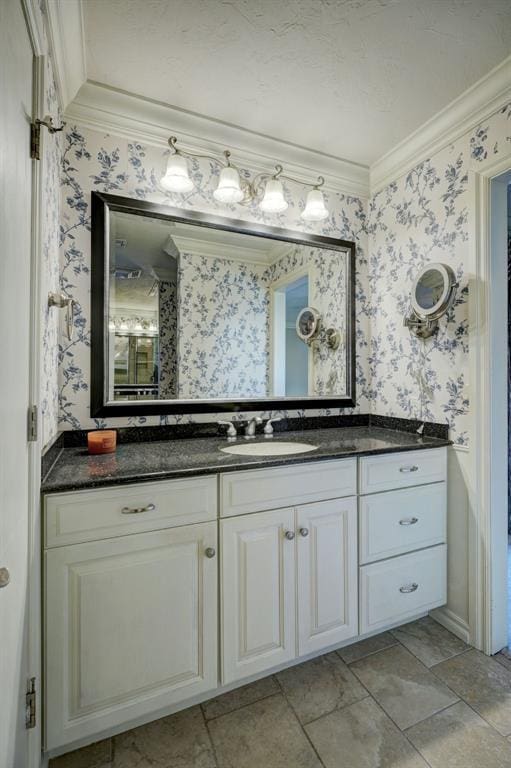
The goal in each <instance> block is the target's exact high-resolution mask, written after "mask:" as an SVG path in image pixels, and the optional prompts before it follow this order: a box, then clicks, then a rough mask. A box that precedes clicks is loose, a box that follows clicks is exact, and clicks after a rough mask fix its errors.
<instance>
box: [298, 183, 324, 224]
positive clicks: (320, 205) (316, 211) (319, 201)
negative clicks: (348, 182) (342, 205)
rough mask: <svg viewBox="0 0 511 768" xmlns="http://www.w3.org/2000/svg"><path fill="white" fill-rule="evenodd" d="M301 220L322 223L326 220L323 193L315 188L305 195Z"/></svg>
mask: <svg viewBox="0 0 511 768" xmlns="http://www.w3.org/2000/svg"><path fill="white" fill-rule="evenodd" d="M320 178H322V177H320ZM301 218H302V219H303V220H304V221H323V220H324V219H327V218H328V209H327V207H326V205H325V198H324V197H323V192H322V191H321V190H320V189H318V187H317V186H316V187H314V189H311V191H310V192H309V194H308V195H307V200H306V202H305V208H304V209H303V211H302V214H301Z"/></svg>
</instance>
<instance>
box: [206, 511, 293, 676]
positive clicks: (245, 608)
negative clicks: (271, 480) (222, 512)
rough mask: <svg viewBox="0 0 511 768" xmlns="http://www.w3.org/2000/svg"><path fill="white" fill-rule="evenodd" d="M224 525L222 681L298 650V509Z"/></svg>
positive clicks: (267, 665) (287, 657)
mask: <svg viewBox="0 0 511 768" xmlns="http://www.w3.org/2000/svg"><path fill="white" fill-rule="evenodd" d="M220 525H221V528H220V530H221V546H222V570H221V572H222V586H221V595H222V598H221V600H222V624H221V626H222V634H221V637H222V682H223V683H230V682H232V681H234V680H239V679H241V678H243V677H246V676H247V675H252V674H254V673H256V672H261V671H263V670H265V669H269V668H271V667H274V666H275V665H277V664H282V663H283V662H285V661H288V660H290V659H293V658H294V657H295V655H296V649H295V540H294V535H295V526H294V510H293V509H281V510H278V511H276V512H259V513H256V514H252V515H246V516H243V517H232V518H230V519H227V520H223V521H221V523H220ZM286 533H287V534H288V535H289V537H290V538H287V537H286Z"/></svg>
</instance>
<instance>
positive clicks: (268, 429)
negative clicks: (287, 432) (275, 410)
mask: <svg viewBox="0 0 511 768" xmlns="http://www.w3.org/2000/svg"><path fill="white" fill-rule="evenodd" d="M275 421H282V416H275V418H274V419H268V421H267V422H266V424H265V425H264V429H263V432H264V436H265V437H273V424H274V422H275Z"/></svg>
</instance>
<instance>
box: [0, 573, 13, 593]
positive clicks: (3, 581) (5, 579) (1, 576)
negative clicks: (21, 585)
mask: <svg viewBox="0 0 511 768" xmlns="http://www.w3.org/2000/svg"><path fill="white" fill-rule="evenodd" d="M10 580H11V574H10V573H9V569H8V568H0V589H1V588H2V587H6V586H7V585H8V583H9V582H10Z"/></svg>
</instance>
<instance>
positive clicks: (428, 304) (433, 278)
mask: <svg viewBox="0 0 511 768" xmlns="http://www.w3.org/2000/svg"><path fill="white" fill-rule="evenodd" d="M444 291H445V279H444V276H443V275H442V273H441V272H440V270H438V269H428V270H427V272H424V274H423V275H422V276H421V279H420V280H419V281H418V282H417V285H416V287H415V299H416V301H417V304H418V305H419V307H420V308H421V309H422V310H428V309H431V308H432V307H435V306H436V305H437V304H438V302H439V301H440V299H441V298H442V296H443V294H444Z"/></svg>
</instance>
